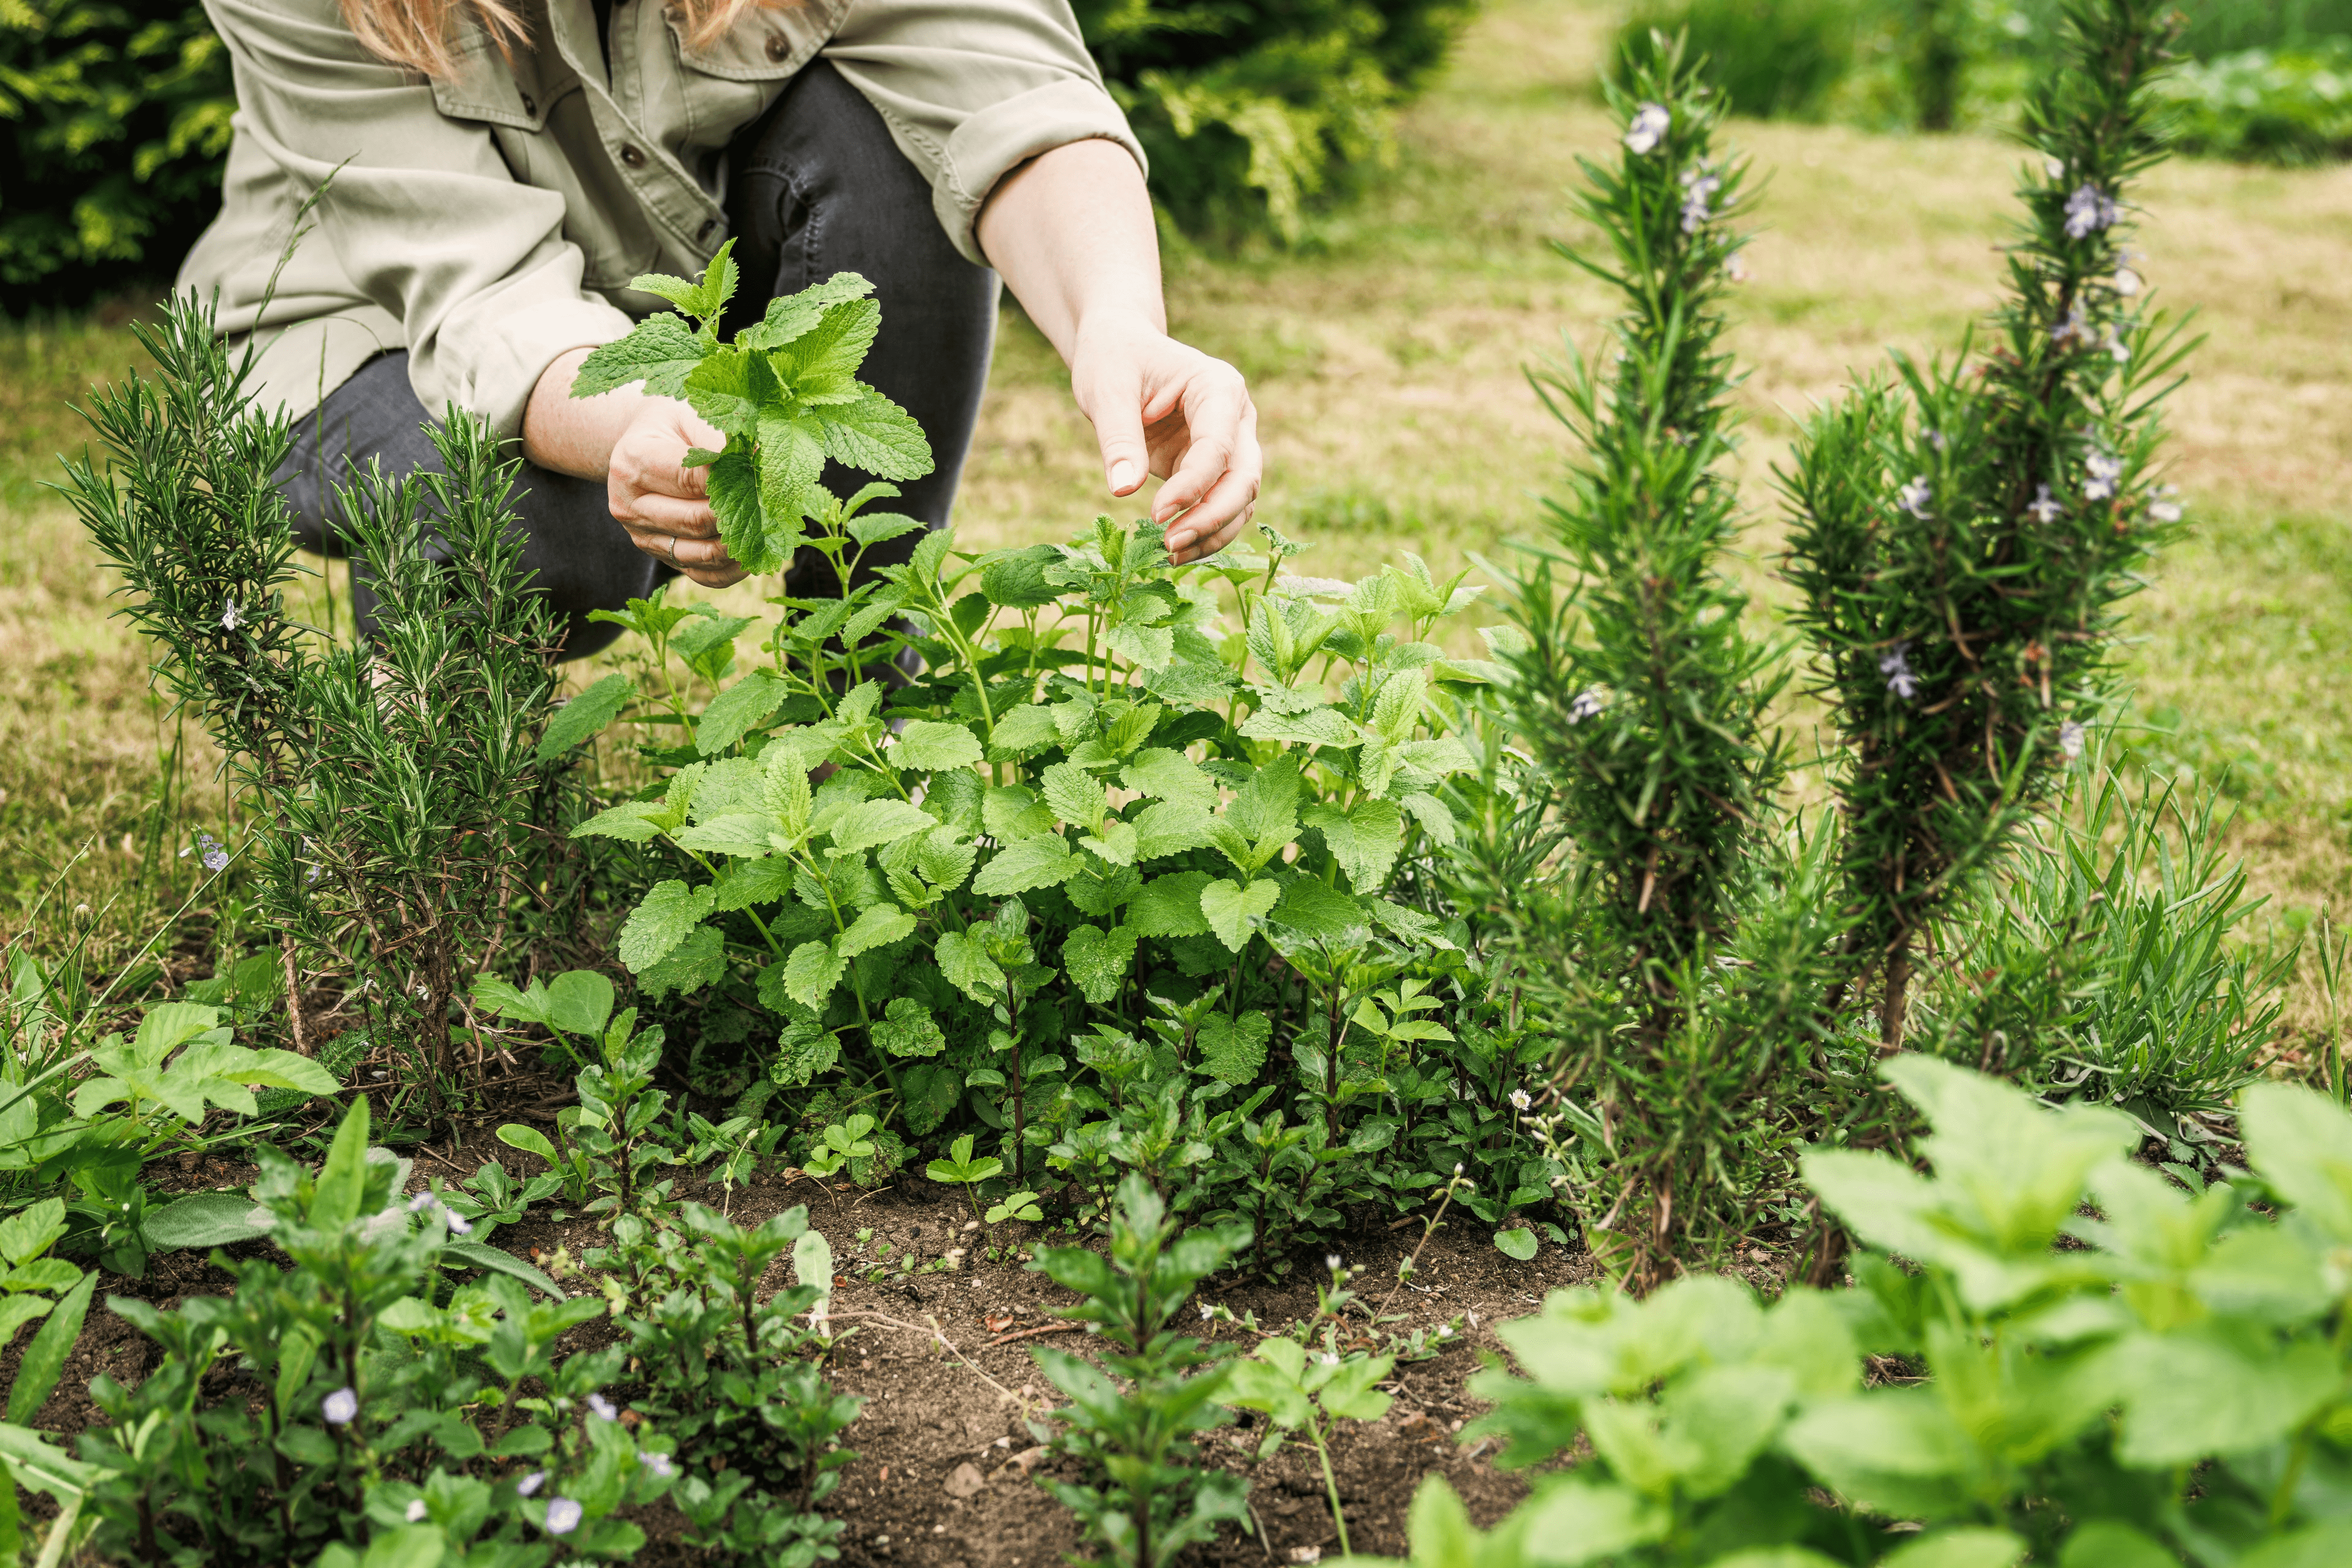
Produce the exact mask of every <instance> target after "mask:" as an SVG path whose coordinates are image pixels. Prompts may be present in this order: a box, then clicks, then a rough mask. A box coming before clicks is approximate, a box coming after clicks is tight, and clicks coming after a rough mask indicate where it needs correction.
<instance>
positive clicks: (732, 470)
mask: <svg viewBox="0 0 2352 1568" xmlns="http://www.w3.org/2000/svg"><path fill="white" fill-rule="evenodd" d="M703 475H704V488H705V489H706V490H707V491H708V492H709V497H710V510H711V511H712V512H713V513H715V514H716V515H717V517H718V519H719V542H720V543H722V544H724V545H726V546H727V553H728V554H730V555H731V556H733V557H734V558H735V564H737V565H738V566H740V567H741V568H743V570H744V571H746V572H751V573H760V572H772V571H774V570H775V569H776V568H777V567H779V566H781V565H782V564H783V561H782V556H781V554H780V553H779V552H774V551H771V550H770V549H769V548H768V526H767V523H766V521H764V520H763V519H762V518H761V513H760V476H759V474H758V472H757V471H756V470H755V469H754V468H752V466H751V458H750V456H749V455H748V454H747V453H746V452H744V451H742V450H739V449H738V448H736V447H731V446H730V447H728V448H727V450H725V451H723V452H721V453H719V456H718V457H717V458H713V459H712V460H711V463H710V466H709V468H705V469H704V470H703Z"/></svg>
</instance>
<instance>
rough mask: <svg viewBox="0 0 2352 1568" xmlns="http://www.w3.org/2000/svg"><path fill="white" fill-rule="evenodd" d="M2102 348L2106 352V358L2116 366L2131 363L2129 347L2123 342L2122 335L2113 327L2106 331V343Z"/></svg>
mask: <svg viewBox="0 0 2352 1568" xmlns="http://www.w3.org/2000/svg"><path fill="white" fill-rule="evenodd" d="M2103 346H2104V347H2105V349H2106V351H2107V357H2108V358H2109V359H2111V360H2113V361H2115V362H2116V363H2117V364H2129V363H2131V345H2130V344H2129V343H2127V342H2124V335H2123V333H2122V332H2120V331H2116V329H2115V328H2114V327H2109V328H2108V329H2107V341H2106V342H2105V344H2104V345H2103Z"/></svg>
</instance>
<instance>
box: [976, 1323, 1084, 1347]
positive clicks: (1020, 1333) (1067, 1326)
mask: <svg viewBox="0 0 2352 1568" xmlns="http://www.w3.org/2000/svg"><path fill="white" fill-rule="evenodd" d="M1085 1327H1086V1325H1085V1324H1084V1323H1047V1324H1046V1325H1045V1327H1044V1328H1042V1329H1015V1330H1013V1331H1012V1332H1011V1333H1009V1334H999V1335H997V1336H996V1337H995V1338H994V1339H992V1340H991V1341H989V1342H988V1343H986V1344H984V1345H982V1346H981V1347H980V1348H981V1349H982V1350H993V1349H994V1348H995V1347H996V1346H998V1345H1009V1344H1011V1343H1012V1342H1013V1341H1015V1340H1034V1339H1035V1338H1036V1337H1037V1336H1038V1335H1039V1334H1075V1333H1076V1332H1077V1331H1079V1330H1080V1329H1083V1328H1085Z"/></svg>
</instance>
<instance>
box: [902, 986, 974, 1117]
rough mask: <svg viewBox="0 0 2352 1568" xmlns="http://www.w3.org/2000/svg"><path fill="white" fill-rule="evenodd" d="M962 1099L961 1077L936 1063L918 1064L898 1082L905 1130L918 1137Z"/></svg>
mask: <svg viewBox="0 0 2352 1568" xmlns="http://www.w3.org/2000/svg"><path fill="white" fill-rule="evenodd" d="M900 1000H901V1001H903V1000H905V998H903V997H901V998H900ZM891 1005H893V1006H896V1005H898V1004H897V1003H893V1004H891ZM962 1098H963V1074H962V1073H961V1071H959V1070H958V1069H956V1068H951V1067H947V1066H944V1065H943V1064H941V1063H939V1062H918V1063H917V1064H916V1065H915V1066H913V1067H910V1068H908V1069H907V1070H906V1072H905V1074H904V1075H903V1076H901V1077H900V1078H899V1079H898V1105H899V1109H900V1110H903V1111H904V1112H905V1114H906V1118H907V1131H909V1132H911V1133H913V1134H914V1135H915V1136H916V1137H918V1138H920V1137H923V1136H924V1135H925V1134H927V1133H929V1132H930V1131H932V1130H934V1129H935V1128H937V1127H938V1126H939V1124H940V1122H942V1121H946V1120H947V1119H948V1113H949V1112H950V1111H951V1110H954V1109H955V1108H956V1102H957V1101H958V1100H961V1099H962Z"/></svg>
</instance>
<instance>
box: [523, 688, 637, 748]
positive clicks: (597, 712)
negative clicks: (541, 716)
mask: <svg viewBox="0 0 2352 1568" xmlns="http://www.w3.org/2000/svg"><path fill="white" fill-rule="evenodd" d="M636 694H637V683H636V681H635V679H633V678H632V677H629V676H626V675H608V676H606V677H605V678H604V679H602V680H600V681H598V682H597V683H596V684H595V685H593V686H592V687H590V688H589V689H587V690H585V691H583V692H582V693H580V694H579V695H578V696H577V697H574V698H572V700H570V701H568V702H566V703H565V704H564V705H563V706H562V707H561V708H559V709H557V710H555V713H554V716H553V717H552V718H551V719H549V720H548V721H547V728H546V729H544V730H542V731H540V734H539V751H538V753H537V754H538V758H539V760H540V761H541V762H542V763H544V762H547V761H549V760H550V759H551V758H554V757H558V756H561V755H562V754H563V753H564V752H568V751H570V750H571V749H572V747H574V746H576V745H578V744H580V742H583V741H585V740H587V739H588V738H589V737H590V736H591V735H593V734H596V733H597V732H599V731H602V730H603V729H604V726H605V725H607V724H610V723H611V722H612V721H613V720H614V718H615V717H616V716H617V715H618V714H619V713H620V711H621V710H622V709H624V708H625V707H627V706H628V705H629V700H630V699H631V698H633V697H635V695H636Z"/></svg>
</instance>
